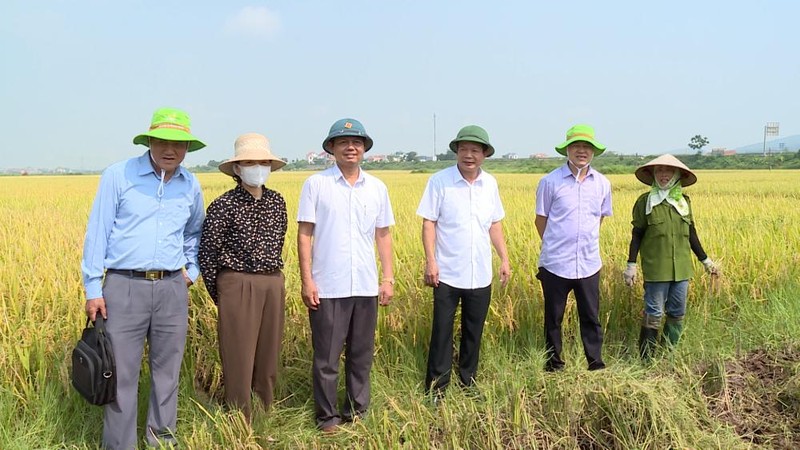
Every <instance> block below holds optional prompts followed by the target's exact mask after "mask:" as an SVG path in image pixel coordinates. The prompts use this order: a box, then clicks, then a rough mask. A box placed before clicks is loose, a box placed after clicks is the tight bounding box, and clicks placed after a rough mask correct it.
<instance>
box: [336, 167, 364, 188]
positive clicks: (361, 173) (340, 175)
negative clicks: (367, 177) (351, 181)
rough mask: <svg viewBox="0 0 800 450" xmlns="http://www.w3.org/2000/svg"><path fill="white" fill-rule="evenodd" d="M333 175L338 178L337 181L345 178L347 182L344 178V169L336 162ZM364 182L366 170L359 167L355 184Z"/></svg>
mask: <svg viewBox="0 0 800 450" xmlns="http://www.w3.org/2000/svg"><path fill="white" fill-rule="evenodd" d="M333 177H334V178H335V179H336V181H339V180H344V182H345V183H347V180H345V179H344V174H343V173H342V170H341V169H340V168H339V165H338V164H334V165H333ZM363 182H364V171H363V170H361V167H359V168H358V178H356V182H355V184H359V183H363Z"/></svg>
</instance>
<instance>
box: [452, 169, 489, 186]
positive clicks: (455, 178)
mask: <svg viewBox="0 0 800 450" xmlns="http://www.w3.org/2000/svg"><path fill="white" fill-rule="evenodd" d="M452 167H453V184H456V183H458V182H460V181H463V182H464V183H466V184H470V183H469V182H468V181H467V180H466V179H465V178H464V176H463V175H461V171H460V170H458V164H456V165H455V166H452ZM476 183H481V184H482V183H483V169H481V168H479V169H478V176H477V177H476V178H475V181H474V183H473V184H476Z"/></svg>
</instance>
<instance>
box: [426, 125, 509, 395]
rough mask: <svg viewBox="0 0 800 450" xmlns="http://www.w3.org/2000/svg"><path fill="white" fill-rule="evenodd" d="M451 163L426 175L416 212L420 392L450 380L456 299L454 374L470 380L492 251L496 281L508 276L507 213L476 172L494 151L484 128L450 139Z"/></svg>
mask: <svg viewBox="0 0 800 450" xmlns="http://www.w3.org/2000/svg"><path fill="white" fill-rule="evenodd" d="M450 150H452V151H453V152H455V153H456V159H457V164H456V165H455V166H451V167H449V168H447V169H444V170H441V171H439V172H437V173H435V174H434V175H433V176H431V178H430V179H429V180H428V184H427V186H426V187H425V192H424V193H423V194H422V200H421V201H420V204H419V207H418V208H417V215H419V216H421V217H422V245H423V247H424V249H425V284H426V285H428V286H431V287H433V329H432V331H431V343H430V350H429V354H428V368H427V372H426V375H425V390H426V392H432V393H433V394H434V395H435V398H438V397H440V396H441V395H442V394H443V393H444V390H445V388H446V387H447V385H448V384H449V382H450V371H451V366H452V361H453V321H454V319H455V314H456V308H458V304H459V301H460V302H461V344H460V347H459V352H458V353H459V355H458V375H459V379H460V381H461V383H462V384H463V385H464V386H470V385H472V383H473V381H474V379H475V373H476V371H477V369H478V355H479V352H480V346H481V335H482V334H483V324H484V322H485V320H486V314H487V313H488V311H489V301H490V299H491V297H492V285H491V283H492V253H491V248H490V245H489V244H490V243H491V245H493V246H494V248H495V251H496V252H497V255H498V256H499V257H500V282H501V284H502V285H503V286H505V285H506V283H507V282H508V279H509V277H510V276H511V266H510V264H509V261H508V252H507V250H506V242H505V238H504V237H503V225H502V223H501V222H500V221H501V220H502V219H503V217H504V216H505V211H504V210H503V204H502V202H501V201H500V193H499V191H498V189H497V180H495V178H494V177H493V176H491V175H489V174H488V173H486V172H485V171H483V170H481V164H483V161H484V159H485V158H486V157H489V156H492V154H494V147H492V145H491V144H490V143H489V135H488V134H487V133H486V130H484V129H483V128H481V127H479V126H477V125H470V126H466V127H464V128H462V129H461V130H460V131H459V132H458V135H457V137H456V138H455V139H454V140H453V141H452V142H450Z"/></svg>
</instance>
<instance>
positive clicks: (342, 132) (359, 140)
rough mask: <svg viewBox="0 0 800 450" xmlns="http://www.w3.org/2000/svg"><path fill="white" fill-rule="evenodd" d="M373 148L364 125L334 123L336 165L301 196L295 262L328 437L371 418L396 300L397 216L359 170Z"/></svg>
mask: <svg viewBox="0 0 800 450" xmlns="http://www.w3.org/2000/svg"><path fill="white" fill-rule="evenodd" d="M372 143H373V142H372V138H370V137H369V135H367V132H366V130H365V129H364V126H363V125H362V124H361V122H359V121H357V120H355V119H341V120H339V121H337V122H335V123H334V124H333V126H331V129H330V132H329V133H328V137H326V138H325V140H324V141H323V142H322V148H323V149H324V150H325V151H326V152H328V153H330V154H332V155H333V156H334V158H335V159H336V164H335V165H334V166H333V167H331V168H329V169H327V170H324V171H322V172H320V173H317V174H314V175H312V176H310V177H309V178H308V179H307V180H306V182H305V183H304V184H303V190H302V192H301V194H300V205H299V210H298V213H297V222H298V230H297V254H298V259H299V263H300V279H301V282H302V290H301V296H302V298H303V303H305V305H306V307H308V313H309V320H310V323H311V340H312V345H313V348H314V362H313V366H312V378H313V385H314V406H315V407H314V409H315V416H316V422H317V427H319V429H321V430H322V431H323V432H325V433H331V432H335V431H336V430H337V428H338V427H339V425H340V424H341V423H342V422H349V421H352V420H353V419H354V418H355V417H360V416H363V415H364V414H365V413H366V411H367V407H368V406H369V401H370V382H369V372H370V368H371V367H372V354H373V351H374V348H375V327H376V325H377V321H378V308H377V306H378V304H380V305H382V306H386V305H388V304H389V303H390V302H391V300H392V296H393V295H394V278H393V275H392V274H393V271H392V236H391V234H390V231H389V227H390V226H392V225H394V215H393V214H392V206H391V204H390V203H389V193H388V190H387V189H386V185H385V184H383V182H382V181H380V180H379V179H377V178H375V177H374V176H372V175H369V174H367V173H366V172H364V171H363V170H361V167H360V164H361V161H362V160H363V159H364V153H365V152H367V151H369V149H370V148H372ZM376 246H377V249H378V256H379V258H380V261H381V273H382V277H381V281H380V283H379V282H378V271H377V267H376V264H375V247H376ZM343 348H344V351H345V378H346V380H345V381H346V393H345V394H346V395H345V401H344V407H343V408H342V410H341V412H340V410H339V409H337V402H336V391H337V386H338V378H339V358H340V356H341V354H342V349H343Z"/></svg>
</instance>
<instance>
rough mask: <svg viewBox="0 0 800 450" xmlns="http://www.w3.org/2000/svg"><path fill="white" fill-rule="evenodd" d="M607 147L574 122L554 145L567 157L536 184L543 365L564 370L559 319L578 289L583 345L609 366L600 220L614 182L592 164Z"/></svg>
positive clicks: (594, 364)
mask: <svg viewBox="0 0 800 450" xmlns="http://www.w3.org/2000/svg"><path fill="white" fill-rule="evenodd" d="M605 149H606V147H605V146H604V145H602V144H600V143H599V142H597V141H596V140H595V139H594V129H592V127H590V126H588V125H575V126H574V127H572V128H570V129H569V131H567V140H566V141H564V142H563V143H562V144H561V145H559V146H557V147H556V151H557V152H558V153H560V154H562V155H564V156H566V157H567V162H566V164H564V165H563V166H561V167H559V168H557V169H555V170H554V171H552V172H550V173H549V174H547V175H546V176H545V177H544V178H542V179H541V181H539V186H538V187H537V188H536V221H535V224H536V230H537V231H538V233H539V237H540V238H542V251H541V253H540V255H539V273H538V274H537V275H536V277H537V278H538V279H539V281H540V282H541V283H542V292H543V294H544V335H545V348H546V351H547V362H546V365H545V369H546V370H549V371H554V370H560V369H562V368H563V367H564V361H563V360H562V359H561V322H562V320H563V319H564V309H565V307H566V303H567V295H569V292H570V291H573V292H574V293H575V300H576V304H577V307H578V317H579V318H580V328H581V340H582V341H583V351H584V354H585V356H586V360H587V362H588V363H589V370H597V369H602V368H604V367H605V364H604V363H603V359H602V357H601V350H602V346H603V330H602V328H601V327H600V319H599V315H598V313H599V307H600V268H601V266H602V262H601V261H600V223H601V222H602V220H603V218H604V217H607V216H610V215H611V183H610V182H609V181H608V179H607V178H606V177H604V176H603V175H602V174H601V173H600V172H598V171H596V170H594V169H593V168H592V167H590V163H591V162H592V159H593V158H594V156H596V155H599V154H601V153H603V151H605Z"/></svg>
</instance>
